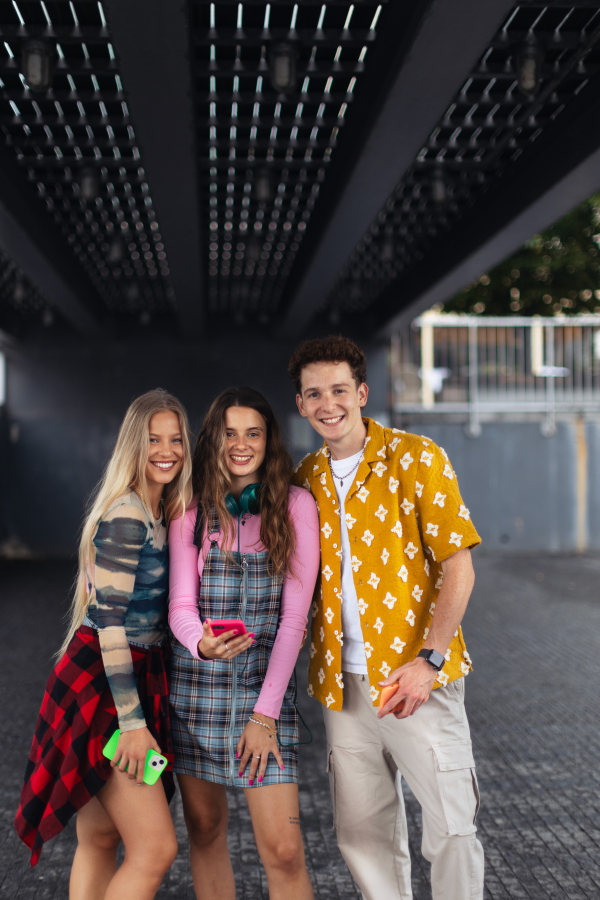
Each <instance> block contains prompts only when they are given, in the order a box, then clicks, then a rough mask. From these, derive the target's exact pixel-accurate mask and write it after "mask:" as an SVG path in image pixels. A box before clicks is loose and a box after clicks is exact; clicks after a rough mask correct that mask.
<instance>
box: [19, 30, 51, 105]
mask: <svg viewBox="0 0 600 900" xmlns="http://www.w3.org/2000/svg"><path fill="white" fill-rule="evenodd" d="M22 66H23V77H24V78H25V83H26V85H27V87H28V88H29V89H30V90H32V91H35V92H39V93H41V92H43V91H47V90H48V89H49V88H50V87H51V86H52V51H51V49H50V47H49V45H48V44H47V43H46V42H45V41H27V42H26V43H25V44H23V49H22Z"/></svg>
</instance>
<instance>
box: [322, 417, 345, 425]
mask: <svg viewBox="0 0 600 900" xmlns="http://www.w3.org/2000/svg"><path fill="white" fill-rule="evenodd" d="M342 419H343V416H337V417H336V418H335V419H323V420H322V421H323V422H324V423H325V425H335V424H336V423H337V422H341V421H342Z"/></svg>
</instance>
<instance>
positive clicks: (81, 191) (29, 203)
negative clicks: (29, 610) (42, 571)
mask: <svg viewBox="0 0 600 900" xmlns="http://www.w3.org/2000/svg"><path fill="white" fill-rule="evenodd" d="M0 31H1V35H0V129H1V131H0V329H1V332H0V407H1V410H2V413H1V418H0V502H1V508H0V546H1V547H2V553H3V554H4V555H13V556H14V555H28V554H45V555H54V556H65V555H69V554H71V553H72V552H73V549H74V547H75V544H76V538H77V531H78V527H79V524H80V521H81V515H82V509H83V504H84V502H85V498H86V496H87V495H88V493H89V491H90V490H91V489H92V487H93V485H94V484H95V482H96V481H97V479H98V477H99V475H100V473H101V470H102V466H103V465H104V463H105V461H106V459H107V457H108V454H109V453H110V450H111V448H112V445H113V442H114V438H115V434H116V430H117V428H118V425H119V422H120V419H121V417H122V415H123V412H124V410H125V408H126V407H127V405H128V403H129V401H130V400H131V399H132V398H133V397H134V396H136V395H137V394H139V393H141V392H143V391H145V390H147V389H149V388H152V387H155V386H157V385H160V386H164V387H166V388H168V389H169V390H170V391H172V392H173V393H175V394H177V395H178V396H180V397H181V399H182V400H183V402H184V403H185V404H186V406H187V408H188V410H189V412H190V416H191V420H192V424H193V427H194V428H195V429H196V430H197V429H198V427H199V425H200V422H201V420H202V415H203V413H204V411H205V410H206V408H207V406H208V404H209V402H210V400H211V399H212V398H213V397H214V395H215V394H216V393H217V392H218V391H220V390H221V389H222V388H224V387H225V386H227V385H229V384H243V383H247V384H252V385H254V386H256V387H257V388H259V389H260V390H262V391H264V392H265V393H266V394H267V396H268V397H269V398H270V399H271V400H272V402H273V403H274V405H275V407H276V409H277V411H278V413H279V414H280V416H281V417H282V420H283V422H284V424H285V425H286V427H287V438H288V441H289V443H290V447H291V448H292V450H293V452H294V455H295V456H296V457H299V456H301V455H302V454H303V453H305V452H307V451H309V450H311V449H314V447H315V446H316V437H315V435H314V434H313V433H312V432H311V430H310V429H309V428H308V427H307V426H306V422H304V421H303V420H301V419H299V418H298V417H297V415H295V413H294V409H295V407H294V397H293V389H292V386H291V383H290V382H289V380H288V378H287V375H286V364H287V358H288V356H289V353H290V352H291V350H292V349H293V347H294V345H295V344H296V343H297V341H298V340H300V339H302V338H304V337H308V336H314V335H323V334H327V333H331V332H342V333H344V334H347V335H349V336H351V337H353V338H355V339H357V340H358V341H360V343H361V344H362V345H363V346H364V347H365V349H366V350H367V353H368V359H369V384H370V387H371V394H370V399H369V405H368V408H367V413H368V414H370V415H372V416H374V417H375V418H377V419H379V420H380V421H383V422H386V423H388V424H393V425H395V426H397V427H400V428H405V429H409V430H412V429H414V430H417V431H423V432H424V433H426V434H428V435H430V436H431V437H432V438H433V439H434V440H436V441H438V442H439V443H441V444H442V445H443V446H444V447H445V448H446V450H447V451H448V452H449V453H450V454H451V457H452V459H453V462H454V464H455V467H456V470H457V472H458V475H459V479H460V481H461V487H462V490H463V493H464V495H465V497H466V499H467V502H468V503H469V505H470V507H471V511H472V513H473V516H474V517H475V518H476V521H477V524H478V528H479V529H480V531H481V533H482V535H483V537H484V540H485V546H486V547H488V548H490V549H500V550H502V549H508V550H520V549H521V550H531V549H542V550H549V551H558V550H565V551H572V550H584V549H586V548H600V463H599V459H600V271H599V268H600V260H599V259H598V255H599V251H598V248H599V245H600V213H599V208H600V198H599V197H598V196H596V195H595V192H596V191H598V190H599V189H600V0H576V2H571V3H565V2H557V0H547V2H545V3H540V2H530V0H524V2H521V3H519V4H515V3H514V2H512V0H487V2H486V3H484V4H482V3H481V2H479V0H414V2H411V3H398V2H393V0H388V2H383V3H378V2H374V0H361V2H355V3H349V2H346V0H333V2H328V3H322V2H312V0H305V2H302V3H293V2H287V0H277V2H273V3H265V2H262V0H261V2H243V3H238V2H229V0H219V2H218V3H210V2H204V0H185V2H180V3H176V4H173V3H168V2H166V0H127V2H123V0H103V2H96V0H72V2H69V0H0Z"/></svg>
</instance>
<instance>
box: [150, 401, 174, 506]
mask: <svg viewBox="0 0 600 900" xmlns="http://www.w3.org/2000/svg"><path fill="white" fill-rule="evenodd" d="M148 430H149V440H150V449H149V454H148V462H147V463H146V482H147V484H148V487H149V488H151V489H152V488H156V487H158V486H159V485H160V487H161V488H162V487H163V486H164V485H165V484H170V482H171V481H173V479H174V478H175V477H176V476H177V475H178V474H179V472H181V468H182V466H183V444H182V439H181V426H180V424H179V419H178V418H177V416H176V415H175V413H174V412H170V411H169V412H160V413H155V414H154V415H153V416H152V418H151V419H150V426H149V429H148Z"/></svg>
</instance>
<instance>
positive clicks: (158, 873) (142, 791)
mask: <svg viewBox="0 0 600 900" xmlns="http://www.w3.org/2000/svg"><path fill="white" fill-rule="evenodd" d="M97 797H98V800H99V802H100V803H101V804H102V807H103V809H104V810H105V812H106V813H108V815H109V816H110V818H111V819H112V821H113V822H114V824H115V827H116V829H117V831H118V832H119V834H120V835H121V838H122V840H123V843H124V844H125V859H124V861H123V865H122V866H121V867H120V868H119V869H118V871H117V872H116V874H115V875H114V876H113V878H112V879H111V881H110V884H109V885H108V889H107V891H106V893H105V895H104V900H154V896H155V894H156V892H157V891H158V889H159V887H160V883H161V881H162V880H163V877H164V876H165V874H166V872H167V871H168V869H169V868H170V866H171V863H172V862H173V861H174V859H175V857H176V856H177V838H176V837H175V828H174V826H173V820H172V818H171V814H170V813H169V806H168V804H167V798H166V797H165V792H164V790H163V786H162V783H161V782H160V781H157V782H156V784H152V785H148V784H143V785H141V786H138V785H137V784H136V782H135V781H134V780H132V779H130V778H129V776H128V775H127V774H125V773H124V772H119V771H118V770H117V769H113V773H112V775H111V776H110V779H109V780H108V781H107V783H106V784H105V785H104V787H103V788H102V790H101V791H100V792H99V794H98V795H97Z"/></svg>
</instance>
